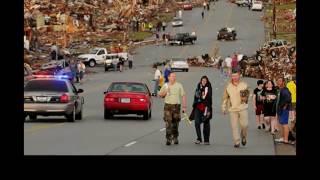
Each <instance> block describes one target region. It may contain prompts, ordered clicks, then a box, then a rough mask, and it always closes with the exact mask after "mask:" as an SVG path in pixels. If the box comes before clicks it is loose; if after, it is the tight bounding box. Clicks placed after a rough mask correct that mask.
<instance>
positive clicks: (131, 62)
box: [128, 53, 133, 69]
mask: <svg viewBox="0 0 320 180" xmlns="http://www.w3.org/2000/svg"><path fill="white" fill-rule="evenodd" d="M128 61H129V69H132V65H133V55H132V54H130V53H129V54H128Z"/></svg>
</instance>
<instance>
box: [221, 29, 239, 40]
mask: <svg viewBox="0 0 320 180" xmlns="http://www.w3.org/2000/svg"><path fill="white" fill-rule="evenodd" d="M217 33H218V36H217V39H218V40H221V39H225V40H235V39H236V37H237V32H236V30H235V29H234V28H230V27H224V28H221V29H220V30H219V32H217Z"/></svg>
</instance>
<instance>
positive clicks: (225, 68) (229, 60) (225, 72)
mask: <svg viewBox="0 0 320 180" xmlns="http://www.w3.org/2000/svg"><path fill="white" fill-rule="evenodd" d="M218 68H219V69H220V75H221V76H222V77H224V78H225V79H226V78H228V77H230V76H231V72H232V71H240V66H239V56H238V53H236V52H234V54H233V55H232V57H231V56H230V55H228V56H227V57H226V58H225V59H224V60H223V59H220V60H219V62H218Z"/></svg>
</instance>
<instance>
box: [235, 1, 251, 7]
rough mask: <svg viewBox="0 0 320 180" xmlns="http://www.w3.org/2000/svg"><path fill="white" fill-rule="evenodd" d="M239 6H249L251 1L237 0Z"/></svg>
mask: <svg viewBox="0 0 320 180" xmlns="http://www.w3.org/2000/svg"><path fill="white" fill-rule="evenodd" d="M235 3H236V4H237V5H238V6H239V7H240V6H241V7H246V6H249V2H248V0H237V1H236V2H235Z"/></svg>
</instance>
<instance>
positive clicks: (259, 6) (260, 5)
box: [251, 1, 263, 11]
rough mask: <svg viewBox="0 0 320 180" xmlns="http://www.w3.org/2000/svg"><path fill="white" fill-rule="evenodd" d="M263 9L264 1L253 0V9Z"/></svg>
mask: <svg viewBox="0 0 320 180" xmlns="http://www.w3.org/2000/svg"><path fill="white" fill-rule="evenodd" d="M262 9H263V3H262V1H252V7H251V10H252V11H262Z"/></svg>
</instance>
